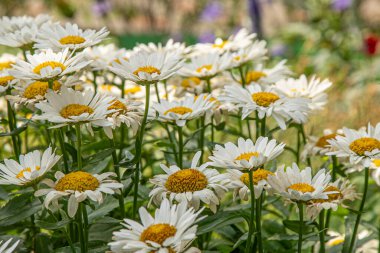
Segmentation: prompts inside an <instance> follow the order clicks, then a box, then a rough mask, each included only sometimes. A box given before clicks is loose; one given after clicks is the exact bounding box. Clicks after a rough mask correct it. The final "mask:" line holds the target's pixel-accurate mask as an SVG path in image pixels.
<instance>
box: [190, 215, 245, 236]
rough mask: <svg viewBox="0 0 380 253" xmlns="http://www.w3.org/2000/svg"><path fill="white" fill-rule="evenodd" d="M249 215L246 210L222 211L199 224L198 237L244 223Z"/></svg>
mask: <svg viewBox="0 0 380 253" xmlns="http://www.w3.org/2000/svg"><path fill="white" fill-rule="evenodd" d="M246 215H247V213H246V211H244V210H236V211H220V212H218V213H216V214H215V215H211V216H208V217H206V218H205V219H204V220H202V221H200V222H199V226H198V231H197V234H198V235H202V234H204V233H208V232H212V231H215V230H216V229H218V228H222V227H224V226H228V225H231V224H236V223H240V222H242V221H244V217H245V216H246Z"/></svg>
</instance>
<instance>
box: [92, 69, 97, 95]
mask: <svg viewBox="0 0 380 253" xmlns="http://www.w3.org/2000/svg"><path fill="white" fill-rule="evenodd" d="M92 74H93V75H94V80H92V84H93V85H94V92H95V93H96V91H97V90H98V84H97V82H96V77H97V76H98V72H96V71H93V72H92Z"/></svg>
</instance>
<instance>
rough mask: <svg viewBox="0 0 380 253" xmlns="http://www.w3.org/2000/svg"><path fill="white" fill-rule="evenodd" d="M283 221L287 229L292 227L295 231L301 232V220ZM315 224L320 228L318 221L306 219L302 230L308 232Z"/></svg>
mask: <svg viewBox="0 0 380 253" xmlns="http://www.w3.org/2000/svg"><path fill="white" fill-rule="evenodd" d="M282 223H283V224H284V226H285V227H286V228H287V229H290V230H291V231H293V232H296V233H299V231H300V222H299V221H298V220H283V221H282ZM313 226H316V227H317V228H318V224H317V223H316V222H310V221H304V222H303V226H302V232H303V233H308V232H310V231H311V230H312V229H313Z"/></svg>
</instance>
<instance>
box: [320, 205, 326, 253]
mask: <svg viewBox="0 0 380 253" xmlns="http://www.w3.org/2000/svg"><path fill="white" fill-rule="evenodd" d="M324 224H325V210H324V209H322V211H321V212H320V213H319V244H320V247H319V252H320V253H325V231H323V230H324V229H325V226H324Z"/></svg>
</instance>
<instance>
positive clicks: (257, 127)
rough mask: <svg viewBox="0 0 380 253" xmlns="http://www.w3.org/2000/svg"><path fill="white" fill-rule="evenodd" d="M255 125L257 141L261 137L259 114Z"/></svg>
mask: <svg viewBox="0 0 380 253" xmlns="http://www.w3.org/2000/svg"><path fill="white" fill-rule="evenodd" d="M255 125H256V136H255V137H256V140H257V139H258V138H259V136H260V120H259V114H258V112H256V119H255Z"/></svg>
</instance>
